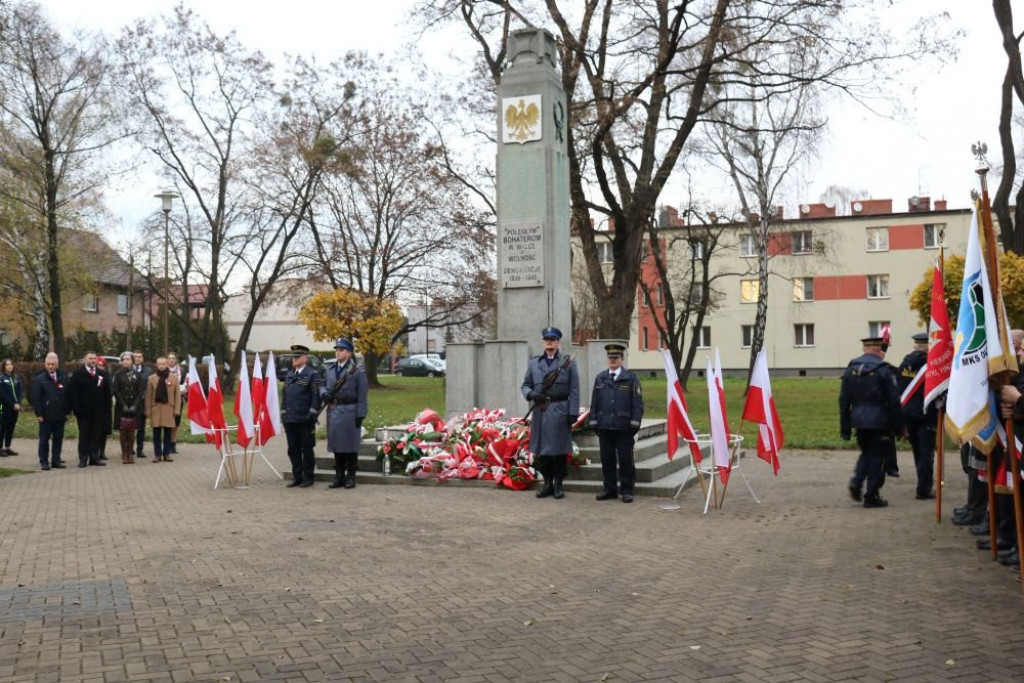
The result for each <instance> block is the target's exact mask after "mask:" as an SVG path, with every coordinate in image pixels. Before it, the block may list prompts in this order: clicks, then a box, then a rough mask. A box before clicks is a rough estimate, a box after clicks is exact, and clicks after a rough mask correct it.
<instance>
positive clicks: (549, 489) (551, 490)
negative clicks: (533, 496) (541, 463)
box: [537, 477, 555, 498]
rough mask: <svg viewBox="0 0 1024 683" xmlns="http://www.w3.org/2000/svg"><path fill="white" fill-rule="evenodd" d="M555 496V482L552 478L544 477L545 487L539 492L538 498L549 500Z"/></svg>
mask: <svg viewBox="0 0 1024 683" xmlns="http://www.w3.org/2000/svg"><path fill="white" fill-rule="evenodd" d="M554 494H555V481H554V479H552V478H551V477H544V486H543V487H541V490H540V491H537V497H538V498H547V497H548V496H552V495H554Z"/></svg>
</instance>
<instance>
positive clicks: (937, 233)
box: [924, 223, 946, 249]
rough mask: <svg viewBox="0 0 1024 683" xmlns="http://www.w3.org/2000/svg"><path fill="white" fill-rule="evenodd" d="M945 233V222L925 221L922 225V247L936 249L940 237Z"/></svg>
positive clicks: (940, 241) (940, 239)
mask: <svg viewBox="0 0 1024 683" xmlns="http://www.w3.org/2000/svg"><path fill="white" fill-rule="evenodd" d="M945 234H946V224H945V223H925V226H924V248H925V249H938V248H939V245H940V244H942V238H943V237H944V236H945Z"/></svg>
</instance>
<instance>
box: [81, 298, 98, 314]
mask: <svg viewBox="0 0 1024 683" xmlns="http://www.w3.org/2000/svg"><path fill="white" fill-rule="evenodd" d="M82 310H83V311H90V312H92V313H95V312H96V311H98V310H100V301H99V299H98V298H97V296H96V295H95V294H86V295H85V296H83V297H82Z"/></svg>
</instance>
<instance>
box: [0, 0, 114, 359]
mask: <svg viewBox="0 0 1024 683" xmlns="http://www.w3.org/2000/svg"><path fill="white" fill-rule="evenodd" d="M0 12H2V14H0V24H2V26H3V40H2V41H0V133H2V143H3V144H2V147H0V166H3V167H4V168H5V169H6V170H7V171H8V172H9V173H11V174H13V175H14V176H15V178H16V179H17V181H18V182H17V183H15V187H20V188H23V189H24V191H19V192H16V193H13V194H10V195H7V196H6V198H7V199H8V200H9V201H13V202H16V203H21V204H22V205H23V206H24V208H25V209H26V211H27V214H32V215H35V216H37V217H38V218H39V220H40V222H41V223H42V225H43V227H44V236H45V242H44V244H43V250H42V252H41V253H37V254H36V255H37V256H38V255H41V256H42V260H41V263H42V264H45V269H44V271H42V272H40V275H42V276H43V277H44V279H43V280H42V281H41V282H38V283H37V285H35V286H34V287H33V297H34V298H35V299H36V303H37V305H38V304H41V305H43V306H44V310H46V311H48V318H49V325H48V329H43V328H42V325H41V324H39V321H38V320H37V324H36V330H35V331H36V342H35V343H36V347H37V351H38V350H41V349H44V348H49V347H50V345H51V343H52V347H53V349H54V350H55V351H56V352H57V353H58V354H59V355H60V356H61V357H62V358H63V357H65V355H66V354H65V344H64V339H65V333H64V323H63V315H62V311H63V307H62V302H61V258H60V244H59V243H60V240H59V234H60V230H61V228H62V227H65V226H66V225H67V224H68V223H69V221H72V220H73V215H74V212H75V209H76V208H77V207H80V206H81V204H82V203H83V202H87V201H90V200H92V199H94V198H95V196H96V195H97V194H98V187H99V186H100V185H101V184H102V183H103V182H104V181H105V180H106V178H107V176H106V175H105V174H104V173H103V172H102V169H101V167H100V165H99V164H98V163H97V162H98V157H99V154H98V153H99V152H100V151H101V150H102V148H103V147H105V146H107V145H109V144H110V143H112V142H113V141H114V139H116V135H115V134H113V133H112V122H113V121H114V120H115V119H114V117H113V116H111V113H112V112H111V109H112V106H113V102H112V100H111V91H110V89H109V87H108V82H107V78H106V73H107V66H108V65H107V61H106V58H105V56H104V53H105V46H104V44H103V43H102V41H100V40H99V39H96V38H89V37H86V36H77V37H76V38H75V39H65V38H64V37H63V36H61V35H60V34H59V33H58V32H57V31H56V30H55V29H54V27H53V26H52V25H51V24H50V22H49V21H48V20H47V18H46V17H45V16H44V14H43V11H42V9H41V8H40V6H39V5H37V4H35V3H34V2H16V3H12V4H9V5H7V4H4V5H0ZM0 190H2V186H0ZM26 218H27V219H28V216H26ZM28 220H29V221H30V222H32V220H33V219H28ZM43 298H45V300H44V301H43V300H40V299H43ZM44 355H45V354H44Z"/></svg>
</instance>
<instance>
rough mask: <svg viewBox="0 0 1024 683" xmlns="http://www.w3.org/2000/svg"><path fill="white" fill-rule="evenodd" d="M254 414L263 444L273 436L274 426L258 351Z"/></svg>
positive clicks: (253, 404)
mask: <svg viewBox="0 0 1024 683" xmlns="http://www.w3.org/2000/svg"><path fill="white" fill-rule="evenodd" d="M252 415H253V424H255V425H256V426H257V427H259V431H258V433H259V437H260V438H259V441H260V445H261V446H262V445H263V444H265V443H266V442H267V439H269V438H270V437H271V436H273V433H272V432H273V429H274V427H273V425H271V424H270V416H269V415H267V388H266V385H265V384H264V383H263V364H262V363H261V362H260V354H258V353H257V354H256V357H255V358H254V359H253V362H252ZM267 432H271V434H267Z"/></svg>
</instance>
